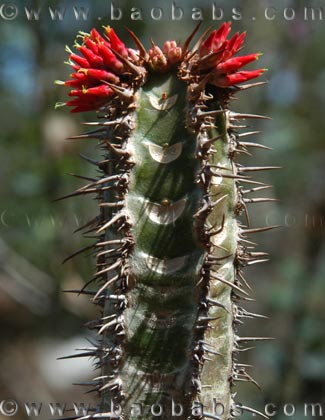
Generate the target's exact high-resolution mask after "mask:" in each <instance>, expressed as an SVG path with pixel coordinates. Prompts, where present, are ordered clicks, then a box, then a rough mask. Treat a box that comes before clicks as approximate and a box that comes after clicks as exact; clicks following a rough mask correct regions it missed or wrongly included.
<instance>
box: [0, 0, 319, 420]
mask: <svg viewBox="0 0 325 420" xmlns="http://www.w3.org/2000/svg"><path fill="white" fill-rule="evenodd" d="M115 3H116V7H117V6H118V7H120V8H122V10H123V15H124V16H123V19H122V20H121V21H115V22H112V21H111V20H110V7H111V3H110V2H102V1H92V2H91V1H90V0H89V1H83V2H80V1H79V2H77V1H76V2H75V3H73V4H72V3H71V2H68V1H50V0H47V1H42V2H37V1H34V2H23V1H16V2H14V3H13V4H14V5H15V6H16V8H17V9H16V10H18V11H19V13H18V15H17V16H16V17H15V18H14V19H11V20H8V19H3V18H1V21H0V40H1V41H0V42H1V48H0V94H1V101H0V119H1V141H0V153H1V165H0V179H1V183H0V200H1V201H0V214H1V222H0V313H1V321H0V323H1V347H0V400H3V399H6V398H9V397H12V398H15V399H16V400H17V401H19V402H20V403H23V402H25V401H27V402H32V401H42V402H43V403H44V411H43V412H42V415H41V416H40V418H42V419H43V418H44V419H45V418H48V417H49V412H48V410H47V408H46V406H45V404H46V403H47V402H51V401H52V402H55V401H60V402H62V403H63V402H66V403H67V404H68V405H71V403H72V402H74V401H84V402H85V403H86V402H87V401H91V398H92V397H91V396H89V395H84V394H83V390H82V389H81V390H80V389H79V388H77V387H72V386H71V383H72V382H75V381H79V380H81V381H83V380H87V378H90V377H92V375H93V372H92V367H91V366H90V364H89V363H88V362H87V361H78V360H72V361H57V360H56V358H57V357H59V356H62V355H65V354H69V353H71V352H73V351H74V349H75V348H76V347H80V346H81V347H82V346H83V345H84V344H85V343H86V342H85V339H84V337H86V336H87V337H90V336H89V332H88V331H87V330H86V329H84V328H83V327H82V324H83V323H84V322H86V321H87V320H89V319H90V318H91V317H93V315H94V314H93V311H94V309H93V308H92V307H91V305H90V304H89V303H88V301H87V299H84V298H82V297H79V298H76V297H75V296H70V295H68V294H63V293H61V290H62V289H72V288H78V287H80V285H82V284H83V283H84V282H86V281H87V280H88V279H89V278H90V275H91V272H92V261H91V259H90V258H85V257H78V258H76V259H74V260H73V261H71V262H68V263H67V264H66V265H65V266H62V264H61V262H62V260H63V259H64V258H65V257H66V256H67V255H69V254H70V253H72V252H73V251H74V250H76V249H78V248H79V247H81V246H82V245H83V244H84V243H85V242H86V240H85V239H82V238H81V237H80V235H78V234H76V235H73V234H72V232H73V230H74V229H76V228H77V227H78V225H80V224H82V222H83V221H86V220H87V219H88V218H89V216H92V215H93V214H95V205H94V203H93V202H92V201H91V199H89V198H74V199H70V200H66V201H62V202H58V203H53V200H54V199H55V198H58V197H59V196H62V195H64V194H67V193H69V192H71V191H72V190H73V189H74V188H75V187H77V186H78V185H80V183H79V181H78V180H75V179H73V178H72V177H69V176H68V175H67V173H70V172H74V173H81V174H83V175H87V174H93V169H92V168H91V167H89V166H90V165H88V164H86V163H85V162H83V161H82V160H81V159H80V158H79V157H78V153H79V152H82V153H84V154H86V155H89V156H92V157H96V156H97V155H98V151H97V150H96V147H95V144H94V143H91V142H87V141H84V142H80V143H78V144H77V143H75V142H72V141H67V140H65V138H66V137H68V136H69V135H73V134H77V133H80V132H81V131H82V127H80V126H79V125H78V119H79V120H80V121H81V120H82V119H83V120H88V121H89V120H91V118H94V117H95V116H94V115H91V114H89V115H82V116H75V115H72V116H71V115H70V114H69V112H68V111H67V110H66V109H60V110H58V111H55V110H54V104H55V102H56V101H64V100H65V99H66V96H65V94H66V91H65V90H64V89H63V88H59V87H57V86H56V85H54V83H53V81H54V80H55V79H62V80H65V79H66V78H67V76H68V73H69V68H68V67H67V66H65V65H64V64H63V62H64V61H65V60H66V59H67V54H66V53H65V52H64V45H65V44H69V45H72V44H73V40H74V38H75V35H76V33H77V31H78V30H85V31H89V30H90V29H91V28H92V27H93V26H95V27H97V28H100V26H101V25H102V24H111V25H112V26H113V27H114V28H115V29H116V30H117V32H118V34H119V35H120V36H121V37H122V38H123V39H124V40H126V41H127V42H128V45H131V41H130V40H129V39H128V38H127V35H126V31H125V30H124V28H123V26H124V25H127V26H128V27H130V28H131V29H132V30H134V31H135V32H136V33H137V34H138V36H139V37H140V38H141V39H142V40H143V42H144V43H145V45H146V46H147V47H148V46H149V45H150V44H149V38H150V37H152V38H153V39H154V40H155V41H156V42H157V43H158V44H159V43H160V44H161V43H162V42H163V41H165V40H166V39H170V38H172V39H173V38H175V39H177V40H184V39H185V38H186V36H187V35H188V34H189V32H191V30H192V29H193V27H194V25H195V24H196V22H194V21H193V20H192V19H191V13H190V9H191V8H192V7H200V8H202V9H203V11H204V21H203V23H202V31H203V29H205V28H207V27H208V26H209V25H211V24H212V26H213V27H214V28H216V27H218V26H219V24H220V22H213V21H212V20H211V5H212V3H213V2H212V1H211V2H209V1H208V0H204V1H202V0H197V1H194V0H191V1H185V0H183V1H181V0H179V1H177V2H176V3H177V6H179V7H182V8H183V10H184V18H183V19H182V20H180V21H174V22H173V21H172V20H171V7H172V2H159V1H158V0H155V1H154V2H149V1H147V0H137V1H136V2H134V3H132V4H131V2H128V1H116V2H115ZM215 3H216V4H217V6H218V7H221V8H223V10H224V19H225V20H234V19H232V13H231V9H232V8H233V7H238V8H240V9H241V10H242V12H243V18H242V19H241V20H237V21H236V20H234V21H233V30H234V31H235V30H241V31H242V30H247V31H248V35H247V47H246V51H249V52H256V51H263V52H264V55H263V56H262V57H261V58H260V63H259V64H261V67H268V68H269V71H268V73H267V74H266V77H265V79H267V80H268V81H269V84H268V85H267V87H262V88H258V89H255V90H254V91H248V92H245V93H243V94H240V96H239V100H238V101H236V102H234V103H233V105H232V106H233V108H234V109H235V110H238V111H240V110H241V111H243V110H244V111H245V112H250V113H261V114H265V115H269V116H271V117H272V118H273V120H272V121H271V122H269V121H268V122H266V123H263V124H259V123H256V124H254V129H261V130H263V134H262V135H260V136H259V137H258V141H261V142H262V143H263V144H266V145H268V146H270V147H273V148H274V150H273V151H271V152H265V151H263V152H259V151H258V152H255V153H254V156H256V162H258V164H267V165H282V166H283V169H282V170H281V171H278V172H277V173H272V174H265V175H263V177H262V176H261V177H260V179H263V180H265V181H266V182H267V183H271V184H273V185H274V192H272V194H273V197H277V198H279V199H280V201H279V202H277V203H274V204H272V203H271V204H270V203H267V204H257V205H255V208H252V209H251V219H252V220H254V225H255V226H261V225H263V224H265V223H267V224H280V225H282V228H281V229H279V230H277V231H274V232H268V233H262V234H259V236H258V237H256V240H258V241H259V242H260V244H261V246H260V248H261V249H263V250H267V251H269V252H270V254H271V261H270V262H268V263H266V264H263V265H262V266H260V267H254V268H249V269H248V270H247V274H248V275H247V277H248V278H249V279H250V283H251V285H252V287H253V288H254V298H255V299H256V302H253V303H251V304H249V305H247V308H249V309H253V310H255V309H256V310H257V311H261V312H262V313H263V314H265V315H267V316H268V317H269V319H268V320H266V321H264V320H261V321H258V320H254V321H251V322H250V323H247V325H245V326H244V327H243V328H242V332H243V333H244V335H246V336H247V335H249V334H256V333H257V334H258V335H260V336H268V335H270V336H273V337H275V338H276V340H275V341H270V342H265V343H264V344H258V345H257V346H256V349H253V350H252V351H251V352H249V353H247V354H243V360H245V361H247V363H253V364H254V365H255V368H254V369H252V372H253V376H254V377H255V378H256V379H257V381H258V382H259V383H260V384H261V385H262V387H263V391H262V392H259V391H257V390H256V388H254V386H253V385H245V386H243V387H240V386H237V388H238V392H239V395H240V396H242V398H241V400H243V401H245V403H246V402H249V403H251V404H253V406H255V407H256V408H258V409H260V410H263V407H264V404H266V403H269V402H272V403H274V404H275V405H276V406H277V414H276V416H275V417H273V418H276V419H282V418H286V417H285V415H284V414H283V406H284V404H286V403H291V404H294V406H295V407H296V410H297V411H296V414H295V416H294V417H293V418H295V419H302V418H304V419H306V418H312V417H311V415H310V414H309V415H307V416H305V415H304V412H303V408H304V407H303V405H304V403H316V402H318V403H322V404H323V409H325V401H324V399H323V398H324V397H323V396H324V391H325V387H324V384H325V356H324V347H325V340H324V321H325V310H324V307H325V306H324V290H325V283H324V276H325V259H324V252H325V240H324V224H325V220H324V209H325V196H324V175H325V173H324V172H325V169H324V157H325V153H324V135H323V133H324V131H325V118H324V107H325V96H324V83H325V67H324V64H325V54H324V42H325V31H324V25H323V22H322V21H320V20H318V18H317V19H316V20H312V19H311V18H310V19H309V20H305V19H304V7H306V6H310V7H312V6H314V7H320V6H321V4H319V3H321V2H318V3H317V2H312V1H309V2H308V4H304V2H302V1H291V2H289V1H286V2H276V1H274V2H271V1H260V2H252V1H235V0H232V1H231V2H229V1H228V2H226V1H219V2H215ZM2 4H5V3H2ZM25 6H27V7H30V6H33V7H41V14H40V18H39V20H30V21H29V20H28V19H27V18H26V15H25V12H24V7H25ZM48 6H51V7H52V8H55V7H56V6H57V7H60V8H61V9H63V8H66V10H67V11H66V14H65V16H64V19H63V20H62V21H60V20H59V19H58V18H57V19H56V20H53V19H51V17H50V14H49V11H48ZM73 6H76V7H80V6H83V7H85V8H89V11H90V12H89V17H88V19H87V20H86V21H82V20H79V21H78V20H76V19H75V17H74V15H73V13H72V7H73ZM134 6H136V7H139V8H140V7H141V8H142V11H143V20H141V21H132V20H131V19H130V10H131V7H134ZM155 6H159V7H162V9H163V10H164V19H163V20H161V21H154V20H153V19H152V18H150V9H151V8H153V7H155ZM265 7H274V8H276V9H277V15H276V18H275V19H274V20H272V21H269V20H266V19H265V18H264V17H263V13H264V8H265ZM285 7H291V8H293V9H294V10H295V12H296V15H295V18H294V19H293V20H291V21H289V20H286V19H285V17H284V16H283V12H284V8H285ZM3 10H4V9H3ZM272 11H273V12H274V11H275V10H272ZM99 17H101V18H102V19H98V18H99ZM252 17H256V19H255V20H253V19H252ZM248 159H250V161H251V162H252V161H253V160H252V158H248ZM254 239H255V238H254ZM289 411H291V410H289ZM71 415H72V414H71ZM0 416H1V414H0ZM248 417H251V416H248ZM248 417H247V418H248ZM15 418H16V419H17V420H23V419H25V418H27V416H26V414H25V413H24V410H23V406H21V407H20V409H19V412H18V413H17V415H16V416H15Z"/></svg>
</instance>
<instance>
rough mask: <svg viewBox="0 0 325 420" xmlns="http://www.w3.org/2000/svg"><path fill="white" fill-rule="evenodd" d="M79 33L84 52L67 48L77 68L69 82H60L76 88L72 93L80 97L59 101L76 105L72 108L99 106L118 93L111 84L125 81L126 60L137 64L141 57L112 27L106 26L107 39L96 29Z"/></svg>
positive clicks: (83, 108)
mask: <svg viewBox="0 0 325 420" xmlns="http://www.w3.org/2000/svg"><path fill="white" fill-rule="evenodd" d="M79 36H81V39H82V44H81V45H79V44H77V43H76V45H75V48H76V49H77V50H78V51H79V53H80V54H81V55H78V54H75V53H73V52H72V51H71V50H70V49H69V48H68V49H67V51H68V52H69V53H70V56H69V62H68V63H69V64H70V65H71V66H72V68H73V70H74V72H73V73H72V74H71V75H70V79H69V80H67V81H66V82H60V81H58V82H57V83H59V84H63V85H65V86H69V87H71V88H73V89H72V90H71V91H70V93H69V96H76V98H75V99H73V100H71V101H68V102H66V103H64V104H59V105H67V106H72V107H74V108H73V109H72V111H71V112H80V111H92V110H97V109H98V108H100V107H101V106H103V105H105V104H106V103H108V102H109V100H110V99H111V98H112V96H114V90H113V88H112V86H110V84H111V83H112V84H114V85H121V74H122V73H124V72H125V71H126V65H125V63H124V62H123V60H124V59H125V60H129V61H130V62H131V63H135V64H136V62H137V61H138V60H139V57H138V55H137V52H135V51H134V50H131V49H128V48H126V47H125V45H124V43H123V42H122V41H121V40H120V39H119V38H118V36H117V35H116V33H115V31H114V30H113V29H112V28H110V27H106V28H105V37H106V39H105V37H103V36H101V35H100V34H99V33H98V32H97V30H96V29H92V30H91V31H90V34H86V33H83V32H80V35H79ZM121 57H122V58H121Z"/></svg>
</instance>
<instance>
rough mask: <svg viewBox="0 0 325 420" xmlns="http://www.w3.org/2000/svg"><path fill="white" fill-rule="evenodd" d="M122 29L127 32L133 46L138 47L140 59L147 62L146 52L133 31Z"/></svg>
mask: <svg viewBox="0 0 325 420" xmlns="http://www.w3.org/2000/svg"><path fill="white" fill-rule="evenodd" d="M124 28H125V29H126V30H127V32H128V34H129V35H130V37H131V38H132V40H133V41H134V43H135V45H136V46H137V47H138V49H139V52H140V57H141V58H143V59H144V60H145V61H147V59H148V54H147V50H146V49H145V47H144V46H143V44H142V42H141V41H140V39H139V38H138V37H137V36H136V34H135V33H134V32H133V31H131V29H129V28H128V27H126V26H124Z"/></svg>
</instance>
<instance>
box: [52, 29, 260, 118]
mask: <svg viewBox="0 0 325 420" xmlns="http://www.w3.org/2000/svg"><path fill="white" fill-rule="evenodd" d="M230 30H231V23H230V22H225V23H223V24H222V25H221V27H220V28H219V29H218V30H214V31H212V32H211V33H210V35H209V36H207V37H205V39H203V40H201V43H200V44H199V46H197V49H196V50H195V51H186V49H187V48H186V47H185V48H183V49H182V48H181V47H180V46H179V45H178V44H177V42H176V41H166V42H165V43H164V45H163V48H162V49H160V48H159V47H158V46H157V45H155V44H154V43H153V41H152V46H151V48H150V49H149V51H148V52H146V51H145V50H144V48H140V50H134V49H131V48H127V47H126V46H125V44H124V43H123V42H122V41H121V40H120V38H119V37H118V36H117V35H116V33H115V31H114V29H112V28H110V27H105V33H104V35H103V36H102V35H100V34H99V33H98V31H97V30H96V29H92V30H91V32H90V34H86V33H80V35H79V36H80V37H81V39H82V43H81V45H80V44H78V43H76V44H75V48H76V49H77V50H78V51H79V53H80V54H81V55H79V54H75V53H73V52H72V51H71V50H70V49H68V52H69V54H70V56H69V61H68V64H70V65H71V66H72V68H73V73H71V75H70V79H69V80H67V81H65V82H60V81H59V82H58V83H59V84H63V85H65V86H68V87H70V88H71V90H70V92H69V96H71V97H73V99H71V100H69V101H68V102H66V103H64V104H62V105H67V106H71V107H73V109H72V110H71V112H82V111H92V110H98V109H99V108H100V107H102V106H103V105H105V104H107V103H108V102H109V101H110V99H111V98H112V97H114V96H115V93H116V88H117V87H121V88H127V87H130V86H128V85H127V83H129V84H130V80H131V79H129V78H128V77H126V76H127V75H129V74H130V65H133V66H134V68H136V67H138V68H141V67H142V68H143V71H144V72H146V69H147V70H148V71H154V72H160V73H166V72H168V71H170V70H171V69H173V68H175V67H176V68H177V66H178V65H182V66H183V65H184V64H185V67H186V66H187V67H188V69H189V72H190V73H191V71H193V73H195V74H196V75H199V76H201V77H202V78H204V79H205V80H206V82H207V83H209V84H212V85H215V86H217V87H219V88H226V87H229V86H233V85H237V84H240V83H243V82H246V81H248V80H251V79H254V78H256V77H259V76H260V75H261V74H262V73H263V72H264V71H265V69H258V70H250V71H243V70H241V69H242V67H244V66H246V65H247V64H249V63H250V62H253V61H255V60H257V59H258V57H259V56H260V53H256V54H248V55H244V56H236V57H234V55H235V54H237V53H238V52H239V51H240V49H241V48H242V46H243V44H244V40H245V36H246V33H245V32H244V33H241V34H239V33H238V32H237V33H236V34H235V35H233V36H232V37H231V38H230V39H227V38H228V35H229V33H230ZM137 46H138V47H139V42H137ZM144 51H145V52H144ZM128 80H129V82H128Z"/></svg>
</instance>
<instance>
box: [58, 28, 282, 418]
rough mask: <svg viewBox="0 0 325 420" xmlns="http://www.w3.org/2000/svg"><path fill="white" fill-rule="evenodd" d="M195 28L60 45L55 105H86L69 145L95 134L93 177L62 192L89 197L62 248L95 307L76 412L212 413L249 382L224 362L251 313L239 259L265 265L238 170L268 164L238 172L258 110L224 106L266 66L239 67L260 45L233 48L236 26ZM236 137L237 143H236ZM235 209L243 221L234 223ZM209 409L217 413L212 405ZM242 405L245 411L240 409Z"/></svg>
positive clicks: (248, 181)
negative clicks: (92, 398) (83, 260)
mask: <svg viewBox="0 0 325 420" xmlns="http://www.w3.org/2000/svg"><path fill="white" fill-rule="evenodd" d="M230 26H231V25H230V23H224V24H222V25H221V27H220V28H219V29H218V30H214V31H212V32H211V33H210V34H209V32H205V33H204V34H203V35H202V36H201V38H200V39H199V40H198V41H197V43H196V44H195V45H194V46H193V48H191V49H190V47H189V46H190V44H191V42H192V39H193V38H194V36H195V34H196V32H197V30H198V27H197V28H195V30H194V31H193V33H192V34H191V35H190V36H189V37H188V39H187V40H186V41H185V43H184V45H183V46H180V45H179V44H177V43H176V41H166V42H165V44H164V45H163V48H162V49H160V48H159V47H158V46H157V45H156V44H155V43H154V42H153V41H152V46H151V48H150V49H149V50H148V51H147V50H146V49H145V48H144V47H143V45H142V43H141V41H140V40H139V39H138V38H137V37H136V35H135V34H134V33H133V32H132V31H130V30H128V32H129V34H130V36H131V37H132V39H133V41H134V42H135V45H136V49H131V48H127V47H126V46H125V44H124V43H123V42H122V41H121V40H120V39H119V37H118V36H117V35H116V33H115V31H114V30H113V29H112V28H110V27H106V28H105V32H104V34H103V35H101V34H100V33H98V32H97V31H96V30H95V29H93V30H92V31H91V32H90V33H89V34H86V33H83V32H81V33H80V34H79V36H78V40H79V39H81V43H80V44H79V43H77V42H76V44H75V48H76V49H77V50H78V51H79V53H80V54H76V53H74V52H72V51H71V50H70V49H69V48H67V51H68V53H69V60H68V64H69V65H70V66H71V67H72V69H73V73H72V74H71V78H70V79H69V80H67V81H66V82H60V81H58V82H57V83H59V84H62V85H65V86H68V87H69V88H70V92H69V96H71V97H72V99H70V100H69V101H67V102H65V103H60V104H58V106H60V105H66V106H71V107H72V112H86V111H96V112H97V116H98V119H97V121H95V122H88V123H85V124H86V125H87V126H89V127H90V130H89V131H88V132H86V133H84V134H81V135H78V136H73V137H71V140H81V139H86V140H88V139H95V140H97V141H98V143H99V146H100V148H101V150H102V156H103V157H102V160H100V161H93V160H91V159H89V158H87V157H84V158H85V159H86V160H88V161H89V162H90V163H92V164H94V165H95V166H96V167H97V169H98V171H99V173H100V175H99V177H94V178H90V177H84V176H81V175H75V174H72V175H73V176H77V177H78V178H81V179H83V180H85V181H86V185H84V186H82V187H80V188H79V189H77V190H76V191H75V192H74V193H72V194H69V195H68V196H79V195H84V194H95V196H96V199H97V201H98V207H99V214H98V216H97V217H95V218H94V219H92V220H91V221H89V222H88V223H86V224H85V225H84V226H82V227H81V228H79V229H78V230H83V231H84V233H86V234H91V236H94V235H95V238H96V239H95V243H94V244H92V245H90V246H87V247H84V248H83V249H81V250H78V251H76V252H74V253H73V254H72V255H71V256H70V257H68V258H67V259H66V260H68V259H70V258H72V257H74V256H76V255H79V254H80V253H81V252H83V251H88V252H89V251H91V252H93V254H94V255H95V260H96V270H95V272H94V275H93V277H92V278H91V279H90V280H89V281H88V282H87V283H86V284H85V286H84V287H83V289H82V290H80V291H75V290H70V291H68V292H73V293H82V294H87V295H88V296H89V297H90V299H91V301H92V302H93V303H94V304H96V305H99V306H100V308H101V316H100V317H99V318H98V319H96V320H93V321H90V322H88V324H87V326H88V327H89V328H90V329H93V330H96V331H97V333H98V340H97V343H96V344H94V343H93V344H92V346H91V347H89V348H88V347H87V348H85V349H81V353H79V354H76V355H72V356H67V357H66V358H74V357H78V356H80V357H93V358H94V359H95V366H96V367H97V368H98V369H99V373H98V375H97V377H96V378H95V379H94V380H93V381H92V382H91V383H83V385H91V391H96V392H97V393H98V394H99V396H100V404H99V407H100V408H99V409H98V410H95V411H94V412H93V413H91V414H90V415H89V417H87V418H101V419H102V418H105V419H118V420H122V419H123V420H133V419H136V418H138V419H141V420H152V419H154V418H157V416H159V418H161V419H163V420H167V419H170V418H172V416H175V415H177V417H178V418H179V419H180V420H188V419H211V418H212V419H222V420H228V419H231V418H234V417H235V416H236V410H237V407H236V403H235V401H234V395H235V391H234V386H235V384H236V382H237V381H247V382H252V383H253V384H254V385H257V386H258V384H257V383H256V381H255V380H254V379H253V378H252V377H251V376H250V374H249V373H248V372H247V371H246V369H247V366H246V365H243V364H240V363H238V362H237V354H238V353H239V352H240V351H244V350H245V347H244V346H243V343H244V345H245V343H246V342H248V341H251V340H258V339H264V338H255V337H239V336H238V333H237V326H238V325H239V324H241V323H242V322H243V320H244V319H246V318H254V317H261V316H260V315H257V314H253V313H250V312H248V311H247V310H246V309H244V308H243V307H241V306H240V301H241V300H243V301H245V300H250V298H249V293H250V291H251V289H250V286H249V284H248V283H247V282H246V280H245V277H244V274H243V268H244V267H245V266H247V265H251V264H255V263H259V262H262V261H265V260H267V254H265V253H263V252H255V251H254V250H253V243H252V242H250V237H249V235H250V234H251V233H256V232H259V231H263V230H267V229H269V227H267V228H252V227H251V226H250V221H249V216H248V211H247V205H248V204H250V203H259V202H264V201H274V199H272V198H270V199H267V198H264V197H263V198H257V197H254V196H253V197H251V196H250V194H252V193H256V192H258V191H262V190H264V189H267V188H270V186H268V185H265V184H263V183H261V182H258V181H254V180H253V179H252V178H251V174H252V173H253V172H256V171H259V170H266V169H276V167H265V168H264V167H258V166H250V167H243V166H242V165H240V164H239V163H238V162H237V159H236V158H237V156H238V155H241V154H250V151H251V148H252V149H253V148H256V147H261V148H267V147H266V146H262V145H260V144H259V143H256V142H255V143H253V142H250V141H249V140H247V138H248V137H249V136H250V135H254V134H256V133H257V132H246V133H245V132H242V131H241V128H243V127H245V125H243V124H244V123H243V121H245V120H246V119H249V118H252V119H256V118H258V119H259V118H266V117H262V116H258V115H250V114H238V113H235V112H233V111H231V110H230V109H229V104H230V101H231V99H232V98H233V97H234V95H235V94H236V93H237V92H239V91H241V90H246V89H247V88H250V87H254V86H258V85H262V84H263V83H262V82H259V83H256V82H255V83H254V82H250V83H249V84H244V85H242V83H244V82H246V81H249V80H251V79H254V78H257V77H259V76H260V75H262V73H263V72H264V70H265V69H258V70H242V67H244V66H246V65H247V64H249V63H250V62H253V61H255V60H256V59H257V58H258V57H259V55H260V54H249V55H245V56H239V55H237V53H238V52H239V50H240V49H241V48H242V46H243V43H244V39H245V33H243V34H239V33H236V34H235V35H233V36H232V37H231V38H229V39H228V36H229V33H230V30H231V27H230ZM242 138H243V140H242ZM241 214H246V216H247V221H248V222H247V226H243V224H241V223H240V222H239V220H240V219H239V217H240V216H241ZM214 402H217V403H218V408H220V407H221V408H222V409H221V412H220V413H219V412H218V411H217V410H216V406H215V403H214ZM242 409H246V410H248V411H251V412H254V414H261V415H263V414H262V413H258V412H257V411H256V410H254V409H251V408H249V407H246V406H242Z"/></svg>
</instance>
